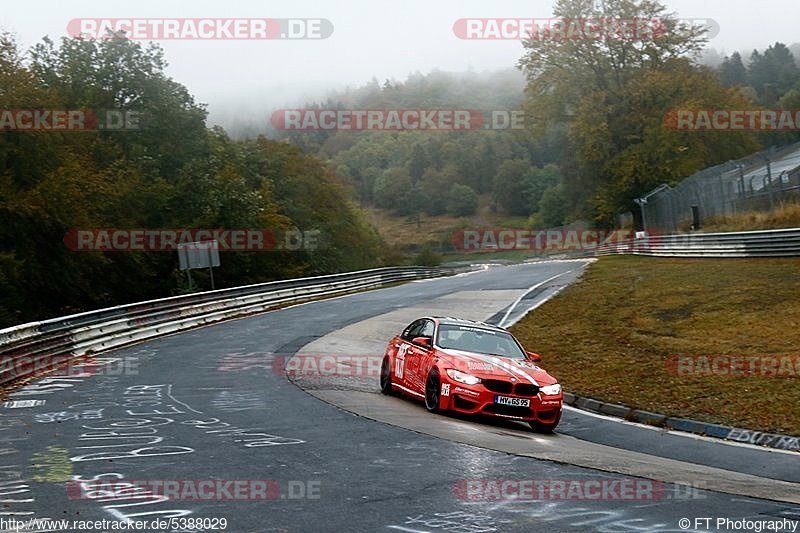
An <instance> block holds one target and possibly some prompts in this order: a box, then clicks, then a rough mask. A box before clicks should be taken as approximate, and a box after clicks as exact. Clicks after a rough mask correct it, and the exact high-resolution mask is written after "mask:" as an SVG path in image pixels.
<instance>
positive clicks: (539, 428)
mask: <svg viewBox="0 0 800 533" xmlns="http://www.w3.org/2000/svg"><path fill="white" fill-rule="evenodd" d="M528 424H529V425H530V426H531V429H532V430H533V431H535V432H536V433H552V432H553V431H555V429H556V427H557V426H558V422H556V423H554V424H542V423H541V422H528Z"/></svg>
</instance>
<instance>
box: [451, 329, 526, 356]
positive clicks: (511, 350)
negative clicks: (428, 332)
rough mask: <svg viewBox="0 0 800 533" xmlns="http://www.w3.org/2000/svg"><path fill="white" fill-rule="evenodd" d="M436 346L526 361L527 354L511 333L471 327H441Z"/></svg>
mask: <svg viewBox="0 0 800 533" xmlns="http://www.w3.org/2000/svg"><path fill="white" fill-rule="evenodd" d="M436 345H437V346H439V347H440V348H446V349H452V350H463V351H465V352H473V353H480V354H488V355H499V356H502V357H511V358H514V359H525V352H523V351H522V349H521V348H520V346H519V344H517V342H516V341H515V340H514V337H512V336H511V334H510V333H506V332H503V331H493V330H488V329H483V328H475V327H471V326H453V325H442V326H439V335H438V337H437V339H436Z"/></svg>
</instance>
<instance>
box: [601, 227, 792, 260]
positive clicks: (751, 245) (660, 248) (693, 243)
mask: <svg viewBox="0 0 800 533" xmlns="http://www.w3.org/2000/svg"><path fill="white" fill-rule="evenodd" d="M613 254H634V255H651V256H664V257H795V256H800V228H793V229H779V230H763V231H744V232H731V233H684V234H675V235H651V236H648V237H643V238H639V239H630V240H626V241H621V242H616V243H607V244H603V245H601V246H599V247H598V248H597V251H596V255H613Z"/></svg>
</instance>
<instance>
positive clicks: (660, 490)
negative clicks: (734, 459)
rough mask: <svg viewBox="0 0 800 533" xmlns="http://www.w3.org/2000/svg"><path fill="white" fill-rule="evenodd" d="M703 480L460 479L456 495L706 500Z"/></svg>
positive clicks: (501, 498)
mask: <svg viewBox="0 0 800 533" xmlns="http://www.w3.org/2000/svg"><path fill="white" fill-rule="evenodd" d="M704 488H705V485H704V484H703V483H702V482H689V481H687V482H681V483H664V482H662V481H655V480H651V479H641V478H605V477H595V478H587V479H460V480H458V481H457V482H456V483H455V484H454V485H453V494H455V496H456V497H457V498H458V499H460V500H465V501H470V502H478V501H490V502H492V501H620V502H621V501H630V502H652V501H660V500H702V499H705V497H706V495H705V493H704V492H703V489H704Z"/></svg>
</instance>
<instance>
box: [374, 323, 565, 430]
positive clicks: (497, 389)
mask: <svg viewBox="0 0 800 533" xmlns="http://www.w3.org/2000/svg"><path fill="white" fill-rule="evenodd" d="M540 360H541V358H540V357H539V356H538V355H537V354H535V353H532V352H526V351H525V350H524V349H523V348H522V346H521V345H520V343H519V341H517V339H516V338H514V336H513V335H511V333H509V332H508V331H506V330H505V329H503V328H500V327H497V326H493V325H490V324H485V323H483V322H473V321H470V320H461V319H456V318H446V317H423V318H419V319H417V320H415V321H413V322H412V323H411V324H409V325H408V326H407V327H406V328H405V329H404V330H403V332H402V333H401V334H400V335H398V336H396V337H394V338H393V339H392V340H391V341H389V345H388V347H387V348H386V354H385V355H384V357H383V361H382V363H381V374H380V386H381V392H383V393H384V394H392V393H393V392H401V393H403V394H406V395H408V396H412V397H416V398H418V399H422V400H424V401H425V407H426V408H427V409H428V411H431V412H437V411H452V412H457V413H462V414H474V415H478V414H480V415H489V416H494V417H500V418H508V419H513V420H522V421H525V422H528V423H529V424H530V426H531V428H532V429H534V430H536V431H542V432H550V431H553V429H555V427H556V426H557V425H558V422H559V420H560V419H561V406H562V402H563V399H564V396H563V394H562V392H561V385H559V384H558V380H556V378H554V377H553V376H551V375H550V374H548V373H547V372H546V371H545V370H544V369H543V368H541V367H540V366H538V364H537V363H538V362H539V361H540Z"/></svg>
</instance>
